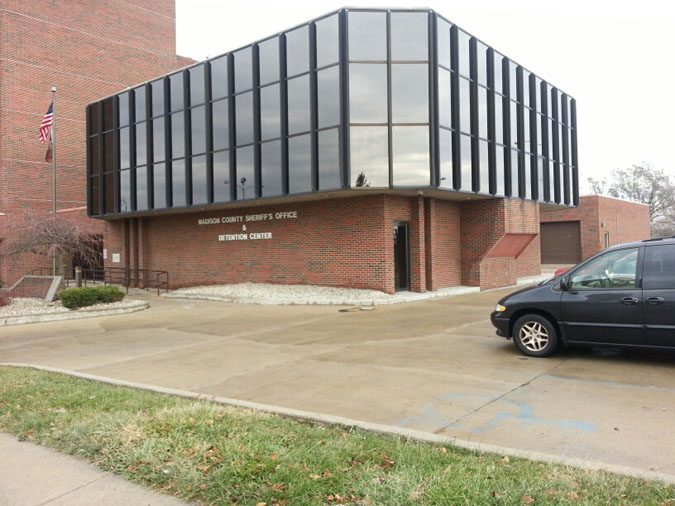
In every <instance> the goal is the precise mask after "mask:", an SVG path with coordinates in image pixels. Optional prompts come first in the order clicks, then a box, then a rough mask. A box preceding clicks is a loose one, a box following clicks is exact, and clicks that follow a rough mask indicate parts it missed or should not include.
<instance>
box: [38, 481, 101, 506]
mask: <svg viewBox="0 0 675 506" xmlns="http://www.w3.org/2000/svg"><path fill="white" fill-rule="evenodd" d="M103 478H104V476H99V477H98V478H94V479H93V480H91V481H88V482H87V483H84V484H82V485H79V486H77V487H75V488H73V489H71V490H66V491H65V492H63V493H62V494H59V495H57V496H54V497H50V498H49V499H47V500H46V501H44V502H41V503H38V504H36V505H35V506H44V505H45V504H49V503H53V502H54V501H56V500H58V499H61V498H62V497H65V496H67V495H70V494H72V493H73V492H76V491H78V490H80V489H83V488H85V487H88V486H89V485H91V484H92V483H96V482H97V481H99V480H102V479H103Z"/></svg>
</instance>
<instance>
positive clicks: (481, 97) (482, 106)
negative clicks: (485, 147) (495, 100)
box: [478, 86, 488, 139]
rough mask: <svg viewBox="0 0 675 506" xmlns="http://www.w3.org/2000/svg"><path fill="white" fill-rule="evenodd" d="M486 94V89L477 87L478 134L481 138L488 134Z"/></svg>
mask: <svg viewBox="0 0 675 506" xmlns="http://www.w3.org/2000/svg"><path fill="white" fill-rule="evenodd" d="M487 101H488V95H487V89H485V88H483V87H480V86H479V87H478V135H479V136H480V137H482V138H483V139H487V136H488V104H487Z"/></svg>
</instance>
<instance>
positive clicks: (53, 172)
mask: <svg viewBox="0 0 675 506" xmlns="http://www.w3.org/2000/svg"><path fill="white" fill-rule="evenodd" d="M55 133H56V87H55V86H52V130H51V137H52V219H56V135H55ZM52 275H53V276H56V251H54V252H53V254H52Z"/></svg>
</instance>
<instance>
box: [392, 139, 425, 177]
mask: <svg viewBox="0 0 675 506" xmlns="http://www.w3.org/2000/svg"><path fill="white" fill-rule="evenodd" d="M392 145H393V169H394V186H428V185H429V183H430V178H431V169H430V165H429V128H428V127H426V126H395V127H393V128H392Z"/></svg>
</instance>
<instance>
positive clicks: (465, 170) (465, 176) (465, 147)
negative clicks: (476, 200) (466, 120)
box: [459, 135, 472, 191]
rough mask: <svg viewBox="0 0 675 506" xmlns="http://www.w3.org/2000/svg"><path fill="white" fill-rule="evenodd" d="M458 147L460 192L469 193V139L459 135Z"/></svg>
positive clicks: (470, 186)
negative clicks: (460, 163) (460, 166)
mask: <svg viewBox="0 0 675 506" xmlns="http://www.w3.org/2000/svg"><path fill="white" fill-rule="evenodd" d="M459 147H460V154H461V160H462V190H465V191H471V190H472V182H471V167H472V166H471V137H469V136H468V135H460V145H459Z"/></svg>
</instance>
